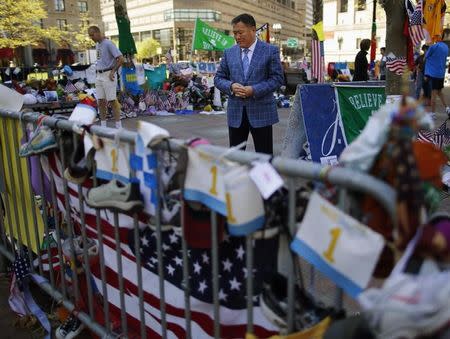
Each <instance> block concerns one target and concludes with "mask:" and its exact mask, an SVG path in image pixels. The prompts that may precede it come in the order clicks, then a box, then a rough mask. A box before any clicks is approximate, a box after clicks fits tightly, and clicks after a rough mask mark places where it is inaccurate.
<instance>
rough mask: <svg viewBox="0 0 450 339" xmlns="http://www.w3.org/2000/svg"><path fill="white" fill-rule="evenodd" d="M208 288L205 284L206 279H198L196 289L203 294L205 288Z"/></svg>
mask: <svg viewBox="0 0 450 339" xmlns="http://www.w3.org/2000/svg"><path fill="white" fill-rule="evenodd" d="M207 288H208V285H206V281H205V280H203V281H200V285H199V286H198V291H199V292H200V293H201V294H203V293H205V290H206V289H207Z"/></svg>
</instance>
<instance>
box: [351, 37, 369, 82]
mask: <svg viewBox="0 0 450 339" xmlns="http://www.w3.org/2000/svg"><path fill="white" fill-rule="evenodd" d="M359 48H360V49H361V50H360V51H359V52H358V54H356V57H355V73H354V75H353V81H367V80H369V73H368V72H367V70H368V68H369V62H368V61H367V52H368V50H369V49H370V39H363V40H361V42H360V44H359Z"/></svg>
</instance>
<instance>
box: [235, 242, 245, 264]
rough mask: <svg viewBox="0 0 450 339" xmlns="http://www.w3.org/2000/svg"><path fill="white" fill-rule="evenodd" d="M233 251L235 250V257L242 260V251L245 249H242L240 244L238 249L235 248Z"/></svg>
mask: <svg viewBox="0 0 450 339" xmlns="http://www.w3.org/2000/svg"><path fill="white" fill-rule="evenodd" d="M235 251H236V256H237V258H238V259H241V260H244V253H245V251H244V248H243V247H242V245H241V246H239V248H238V249H235Z"/></svg>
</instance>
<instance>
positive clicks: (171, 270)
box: [166, 264, 175, 275]
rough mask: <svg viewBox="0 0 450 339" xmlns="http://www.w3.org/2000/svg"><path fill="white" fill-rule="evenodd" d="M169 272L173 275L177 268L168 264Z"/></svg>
mask: <svg viewBox="0 0 450 339" xmlns="http://www.w3.org/2000/svg"><path fill="white" fill-rule="evenodd" d="M166 268H167V272H168V273H169V275H173V272H175V268H174V267H173V266H172V265H170V264H169V265H167V266H166Z"/></svg>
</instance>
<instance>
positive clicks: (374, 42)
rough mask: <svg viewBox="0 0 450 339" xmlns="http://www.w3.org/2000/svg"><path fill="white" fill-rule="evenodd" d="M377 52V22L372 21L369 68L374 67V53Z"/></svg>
mask: <svg viewBox="0 0 450 339" xmlns="http://www.w3.org/2000/svg"><path fill="white" fill-rule="evenodd" d="M376 52H377V23H376V22H375V20H374V21H373V22H372V36H371V41H370V69H373V68H374V67H375V55H376Z"/></svg>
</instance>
